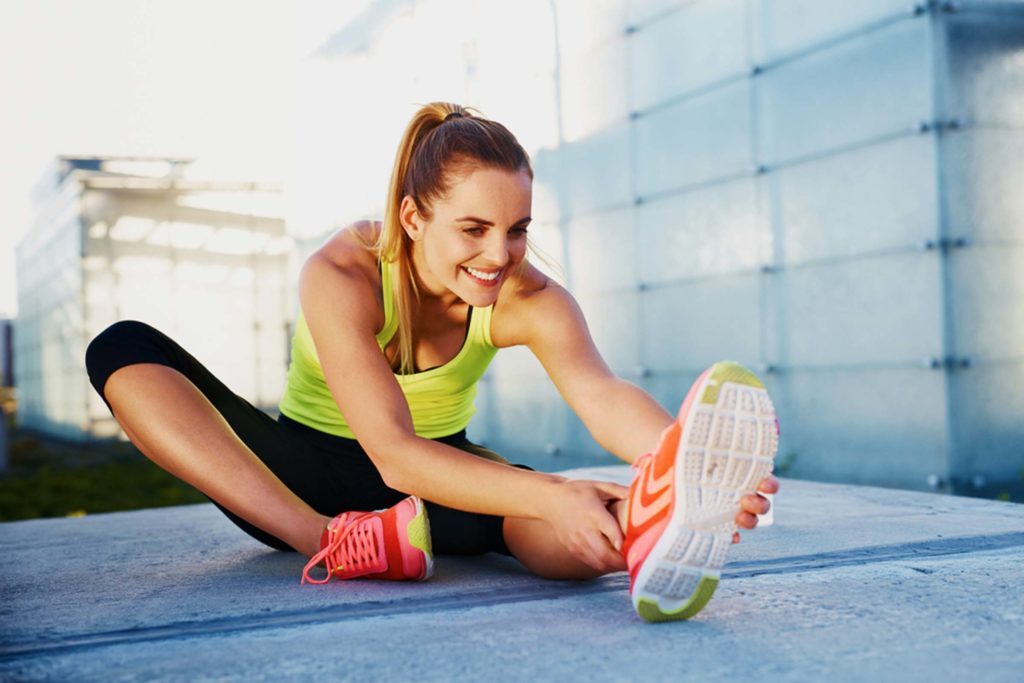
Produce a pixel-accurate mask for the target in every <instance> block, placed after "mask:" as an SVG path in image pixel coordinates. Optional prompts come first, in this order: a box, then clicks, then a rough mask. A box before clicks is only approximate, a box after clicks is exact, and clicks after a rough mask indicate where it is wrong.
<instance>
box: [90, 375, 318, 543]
mask: <svg viewBox="0 0 1024 683" xmlns="http://www.w3.org/2000/svg"><path fill="white" fill-rule="evenodd" d="M103 391H104V395H105V398H106V399H107V402H108V403H109V404H110V406H111V409H112V411H113V413H114V417H116V418H117V421H118V422H119V423H120V424H121V427H122V428H123V429H124V430H125V433H126V434H127V435H128V437H129V438H130V439H131V440H132V443H134V444H135V445H136V446H137V447H138V448H139V450H140V451H142V452H143V453H144V454H145V455H146V457H148V458H149V459H150V460H152V461H153V462H155V463H156V464H157V465H159V466H160V467H162V468H163V469H165V470H167V471H168V472H170V473H171V474H173V475H174V476H176V477H178V478H179V479H182V480H183V481H185V482H187V483H189V484H191V485H192V486H195V487H196V488H197V489H199V490H200V491H202V492H203V493H204V494H206V495H207V496H209V497H210V498H211V499H213V500H214V501H216V502H217V503H219V504H220V505H222V506H224V507H225V508H227V509H228V510H230V511H231V512H233V513H235V514H236V515H238V516H239V517H241V518H242V519H244V520H246V521H248V522H250V523H251V524H253V525H255V526H257V527H259V528H260V529H263V530H264V531H266V532H267V533H270V534H272V535H273V536H276V537H277V538H279V539H281V540H283V541H284V542H285V543H287V544H288V545H290V546H291V547H293V548H295V549H296V550H297V551H299V552H301V553H303V554H305V555H306V556H307V557H311V556H313V555H315V554H316V553H317V552H318V551H319V549H320V546H319V542H320V535H321V532H322V531H323V529H324V527H325V525H326V523H327V521H328V520H329V518H328V517H325V516H323V515H320V514H319V513H317V512H316V511H315V510H313V509H312V508H311V507H310V506H309V505H307V504H306V503H305V502H303V501H302V500H301V499H300V498H299V497H298V496H296V495H295V493H293V492H292V491H291V490H290V489H289V488H288V487H286V486H285V485H284V484H283V483H282V482H281V480H280V479H278V478H277V477H276V476H275V475H274V473H273V472H271V471H270V469H268V468H267V466H266V465H265V464H264V463H263V462H262V461H261V460H260V459H259V458H258V457H257V456H256V454H255V453H253V452H252V450H250V449H249V447H248V446H246V445H245V443H244V442H242V440H241V439H240V438H239V437H238V436H237V435H236V434H235V432H234V431H233V430H232V429H231V427H230V425H228V423H227V421H226V420H225V419H224V417H223V416H222V415H221V414H220V413H219V412H218V411H217V410H216V409H215V408H214V407H213V405H212V404H211V403H210V401H209V399H207V398H206V396H205V395H204V394H203V393H202V392H201V391H199V389H198V388H197V387H196V386H195V385H194V384H192V382H190V381H189V380H188V379H187V378H186V377H185V376H184V375H182V374H181V373H179V372H178V371H177V370H174V369H173V368H170V367H167V366H164V365H159V364H150V363H144V364H138V365H129V366H126V367H123V368H120V369H119V370H117V371H116V372H114V373H113V374H112V375H110V377H109V378H108V379H107V382H106V385H105V387H104V390H103Z"/></svg>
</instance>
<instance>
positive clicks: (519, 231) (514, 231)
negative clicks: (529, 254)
mask: <svg viewBox="0 0 1024 683" xmlns="http://www.w3.org/2000/svg"><path fill="white" fill-rule="evenodd" d="M528 232H529V230H527V229H526V228H512V234H513V235H515V236H517V237H526V233H528Z"/></svg>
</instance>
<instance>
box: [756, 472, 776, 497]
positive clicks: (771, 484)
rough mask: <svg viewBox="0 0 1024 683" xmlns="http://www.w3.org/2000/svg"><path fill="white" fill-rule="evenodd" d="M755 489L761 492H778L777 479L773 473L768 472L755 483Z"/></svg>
mask: <svg viewBox="0 0 1024 683" xmlns="http://www.w3.org/2000/svg"><path fill="white" fill-rule="evenodd" d="M757 490H758V491H760V492H761V493H778V492H779V480H778V479H776V478H775V475H774V474H769V475H768V476H767V477H765V478H764V479H762V480H761V483H760V484H758V485H757Z"/></svg>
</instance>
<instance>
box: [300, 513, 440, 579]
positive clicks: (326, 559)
mask: <svg viewBox="0 0 1024 683" xmlns="http://www.w3.org/2000/svg"><path fill="white" fill-rule="evenodd" d="M320 563H323V564H324V566H325V567H327V575H326V576H325V577H324V578H323V579H314V578H313V577H312V576H311V575H310V570H312V569H313V568H314V567H316V566H317V565H318V564H320ZM433 573H434V556H433V553H432V552H431V549H430V523H429V521H428V520H427V510H426V508H425V507H424V506H423V501H422V500H420V499H419V498H417V497H416V496H410V497H408V498H406V499H405V500H403V501H401V502H400V503H398V504H397V505H395V506H394V507H391V508H388V509H387V510H378V511H375V512H343V513H342V514H340V515H338V516H337V517H335V518H334V519H332V520H331V521H330V522H329V523H328V524H327V528H326V529H325V530H324V533H323V536H322V537H321V538H320V552H318V553H317V554H316V555H314V556H313V557H312V558H310V560H309V563H308V564H307V565H306V568H305V569H303V570H302V583H306V582H307V581H308V582H309V583H327V582H328V581H330V580H331V576H336V577H338V578H339V579H354V578H357V577H360V576H363V577H366V578H368V579H389V580H392V581H425V580H426V579H429V578H430V576H431V575H432V574H433Z"/></svg>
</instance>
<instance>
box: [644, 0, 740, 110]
mask: <svg viewBox="0 0 1024 683" xmlns="http://www.w3.org/2000/svg"><path fill="white" fill-rule="evenodd" d="M744 6H745V2H744V0H717V1H716V2H695V3H690V4H688V5H686V6H684V7H683V8H682V9H680V10H679V11H678V12H672V13H671V14H669V15H668V16H667V17H665V18H664V19H662V20H660V21H655V22H653V23H652V24H649V25H647V26H644V27H643V29H641V30H640V31H638V32H636V33H634V34H633V35H631V36H630V37H629V76H630V78H629V85H630V103H631V104H632V107H633V109H634V110H644V109H647V108H648V107H650V106H652V105H654V104H657V103H659V102H664V101H665V100H668V99H671V98H673V97H675V96H677V95H680V94H684V93H686V92H689V91H691V90H693V89H695V88H698V87H700V86H702V85H707V84H709V83H714V82H715V81H718V80H721V79H722V78H726V77H728V76H733V75H736V74H740V73H746V71H747V69H748V65H747V40H746V38H747V35H746V34H747V22H746V13H745V11H744Z"/></svg>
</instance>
